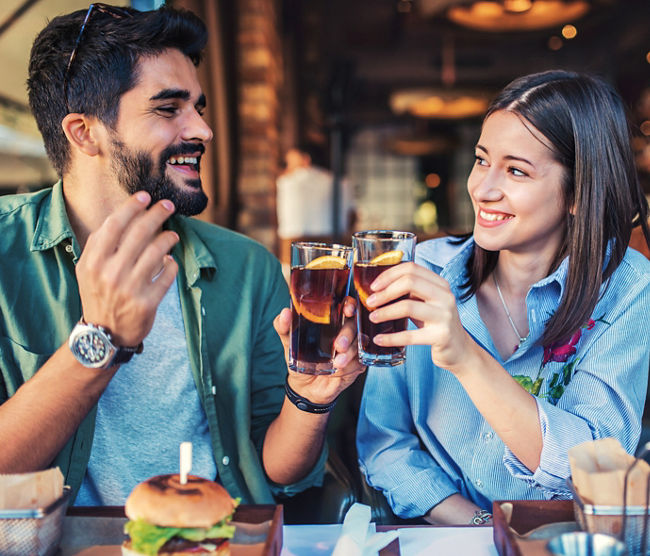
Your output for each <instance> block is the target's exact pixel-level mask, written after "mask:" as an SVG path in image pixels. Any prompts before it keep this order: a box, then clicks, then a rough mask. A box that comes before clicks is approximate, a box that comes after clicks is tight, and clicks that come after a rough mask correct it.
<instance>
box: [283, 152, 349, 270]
mask: <svg viewBox="0 0 650 556" xmlns="http://www.w3.org/2000/svg"><path fill="white" fill-rule="evenodd" d="M311 150H312V149H310V148H309V147H308V146H306V145H302V146H300V147H296V148H292V149H289V150H288V151H287V153H286V154H285V163H286V167H285V170H284V172H283V173H282V175H281V176H280V177H279V178H278V181H277V215H278V236H279V237H280V243H281V247H280V260H281V261H282V262H283V263H285V264H288V263H290V262H291V261H290V257H291V242H292V241H296V240H311V241H332V240H337V239H338V238H337V237H336V236H338V235H340V233H341V232H343V233H346V232H348V231H349V230H351V229H352V228H353V226H354V218H355V212H354V207H353V202H352V198H351V192H350V187H349V183H348V181H347V180H345V179H343V180H342V181H341V184H340V198H339V203H338V205H339V210H338V213H339V221H338V226H337V227H338V230H336V231H335V230H334V222H333V207H334V178H333V176H332V174H331V172H328V171H327V170H325V169H324V168H320V167H319V166H316V165H315V164H314V160H313V157H312V155H311V153H310V151H311ZM335 232H336V233H335Z"/></svg>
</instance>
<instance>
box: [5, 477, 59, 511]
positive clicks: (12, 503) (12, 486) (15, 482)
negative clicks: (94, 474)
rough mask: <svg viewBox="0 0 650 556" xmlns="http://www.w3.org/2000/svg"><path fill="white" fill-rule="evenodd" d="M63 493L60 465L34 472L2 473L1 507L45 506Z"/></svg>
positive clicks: (16, 508) (26, 507) (17, 508)
mask: <svg viewBox="0 0 650 556" xmlns="http://www.w3.org/2000/svg"><path fill="white" fill-rule="evenodd" d="M62 494H63V475H62V474H61V471H60V469H59V468H58V467H55V468H53V469H46V470H45V471H36V472H34V473H15V474H7V475H0V509H2V510H26V509H36V508H45V507H47V506H49V505H50V504H51V503H52V502H54V501H55V500H57V499H58V498H60V497H61V495H62Z"/></svg>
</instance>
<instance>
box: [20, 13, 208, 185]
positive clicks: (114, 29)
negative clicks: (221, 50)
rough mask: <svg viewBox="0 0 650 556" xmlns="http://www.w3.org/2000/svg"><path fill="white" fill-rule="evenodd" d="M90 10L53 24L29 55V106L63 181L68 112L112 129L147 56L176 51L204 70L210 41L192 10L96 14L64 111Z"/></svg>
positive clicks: (88, 26) (67, 153)
mask: <svg viewBox="0 0 650 556" xmlns="http://www.w3.org/2000/svg"><path fill="white" fill-rule="evenodd" d="M87 12H88V10H79V11H76V12H73V13H71V14H67V15H62V16H59V17H56V18H54V19H53V20H52V21H50V22H49V24H48V25H47V26H46V27H45V28H44V29H43V30H42V31H41V32H40V33H39V34H38V36H37V37H36V40H35V41H34V44H33V46H32V51H31V55H30V61H29V77H28V79H27V88H28V92H29V105H30V107H31V109H32V113H33V114H34V117H35V118H36V123H37V124H38V128H39V130H40V132H41V135H42V136H43V141H44V142H45V149H46V151H47V154H48V156H49V158H50V161H51V163H52V165H53V166H54V169H55V170H56V171H57V173H58V174H59V176H63V174H64V173H65V171H66V170H67V167H68V164H69V162H70V148H69V145H68V140H67V138H66V136H65V134H64V133H63V129H62V128H61V121H62V120H63V118H64V117H65V116H66V114H67V113H68V107H69V110H70V112H79V113H84V114H87V115H89V116H94V117H96V118H98V119H99V120H100V121H101V122H103V123H104V124H106V125H108V126H110V127H114V125H115V123H116V121H117V116H118V109H119V102H120V98H121V97H122V95H123V94H124V93H126V92H127V91H129V90H131V89H132V88H133V87H134V86H135V85H136V84H137V82H138V62H139V61H140V59H141V58H143V57H147V56H155V55H157V54H160V53H161V52H163V51H164V50H166V49H168V48H174V49H178V50H180V51H181V52H182V53H183V54H185V55H186V56H187V57H189V58H190V59H191V60H192V62H193V63H194V65H198V64H199V62H200V59H201V51H202V50H203V47H204V46H205V43H206V41H207V30H206V28H205V25H204V23H203V22H202V21H201V20H200V19H199V18H198V17H197V16H196V15H194V14H193V13H191V12H189V11H184V10H176V9H172V8H167V7H163V8H160V9H159V10H154V11H149V12H140V11H137V10H135V9H132V8H119V15H118V16H116V15H114V14H111V13H107V12H106V11H105V10H103V9H101V10H100V9H94V10H93V11H92V13H91V14H90V17H89V18H88V21H87V22H86V27H85V29H84V32H83V35H82V37H81V41H80V42H79V45H78V47H77V52H76V54H75V57H74V60H73V62H72V65H71V66H70V70H69V73H68V77H67V87H66V88H67V98H68V107H66V100H65V96H66V91H64V82H65V73H66V67H67V65H68V61H69V59H70V54H71V53H72V51H73V49H74V48H75V43H76V41H77V37H78V36H79V31H80V29H81V26H82V23H83V21H84V18H85V17H86V14H87ZM116 13H117V12H116Z"/></svg>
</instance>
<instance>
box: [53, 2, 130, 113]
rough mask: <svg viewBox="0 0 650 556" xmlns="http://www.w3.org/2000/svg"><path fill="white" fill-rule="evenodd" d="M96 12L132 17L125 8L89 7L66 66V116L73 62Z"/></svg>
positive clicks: (103, 5) (99, 5) (64, 78)
mask: <svg viewBox="0 0 650 556" xmlns="http://www.w3.org/2000/svg"><path fill="white" fill-rule="evenodd" d="M96 12H101V13H103V14H107V15H110V16H112V17H114V18H116V19H123V18H126V17H131V15H132V14H131V12H129V11H127V10H125V9H123V8H120V7H118V6H109V5H108V4H102V3H100V2H95V3H93V4H90V6H88V11H87V12H86V17H84V20H83V23H82V24H81V29H79V35H78V36H77V40H76V41H75V43H74V48H73V49H72V52H71V53H70V59H69V60H68V65H67V66H66V68H65V73H64V74H63V96H64V99H65V110H66V114H69V113H70V105H69V104H68V85H69V77H70V68H71V67H72V62H74V59H75V57H76V56H77V52H78V51H79V44H80V43H81V39H82V37H83V36H84V31H85V30H86V25H87V24H88V21H89V20H90V16H91V15H92V14H93V13H96Z"/></svg>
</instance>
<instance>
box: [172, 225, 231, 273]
mask: <svg viewBox="0 0 650 556" xmlns="http://www.w3.org/2000/svg"><path fill="white" fill-rule="evenodd" d="M188 220H189V218H188V217H186V216H179V215H174V216H172V217H171V218H170V219H169V220H168V221H167V223H166V225H165V228H166V229H169V230H173V231H175V232H176V233H177V234H178V236H179V237H180V241H179V242H178V244H176V246H175V247H174V249H173V254H174V257H175V258H176V259H177V260H178V261H179V262H180V266H181V268H182V269H183V270H184V272H185V280H186V284H188V285H189V286H194V285H195V284H196V282H197V281H198V280H199V278H200V277H201V276H202V275H203V274H205V275H206V277H208V278H211V277H212V276H213V275H214V273H215V272H216V271H217V270H218V265H217V261H216V260H215V258H214V255H213V254H212V253H211V252H210V250H209V249H208V247H207V245H206V244H205V242H204V241H203V239H202V238H201V237H200V236H199V234H197V233H196V232H195V231H194V230H193V229H192V228H191V227H190V226H189V225H188Z"/></svg>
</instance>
